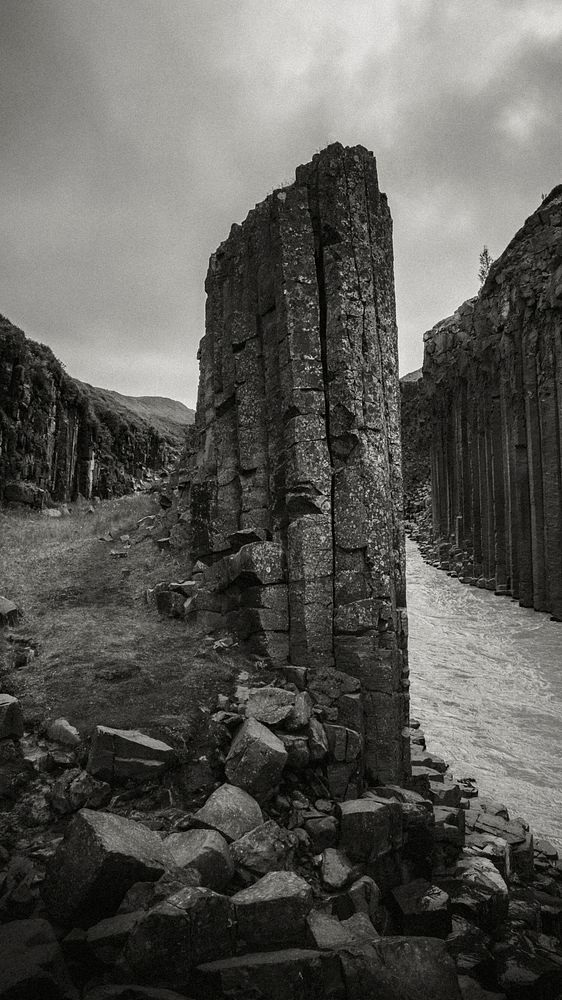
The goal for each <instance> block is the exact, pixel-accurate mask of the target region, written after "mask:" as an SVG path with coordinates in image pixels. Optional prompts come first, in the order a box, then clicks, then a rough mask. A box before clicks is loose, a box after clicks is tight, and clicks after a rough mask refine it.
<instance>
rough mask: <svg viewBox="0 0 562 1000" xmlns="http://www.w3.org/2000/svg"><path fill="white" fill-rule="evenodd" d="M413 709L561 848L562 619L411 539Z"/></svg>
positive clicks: (456, 762)
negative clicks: (427, 559) (463, 571)
mask: <svg viewBox="0 0 562 1000" xmlns="http://www.w3.org/2000/svg"><path fill="white" fill-rule="evenodd" d="M407 567H408V572H407V581H408V617H409V622H410V638H409V650H410V679H411V712H412V715H413V716H416V717H417V718H419V719H420V720H421V723H422V726H423V729H424V731H425V734H426V739H427V743H428V748H429V749H430V750H434V751H435V752H436V753H439V754H441V755H442V756H443V757H444V758H445V759H446V760H447V761H449V762H450V764H451V770H452V771H453V773H454V774H455V775H456V776H457V777H466V776H472V777H474V778H476V779H477V781H478V785H479V789H480V794H481V795H482V796H484V795H486V796H488V797H490V798H494V799H497V800H500V801H501V802H503V803H505V805H507V807H508V809H509V811H510V815H511V816H523V818H524V819H526V820H527V822H529V823H530V825H531V828H532V829H533V831H534V833H535V836H545V837H548V839H549V840H550V841H551V842H552V843H553V844H554V845H555V846H556V847H557V848H558V850H559V852H560V853H561V854H562V624H560V623H557V622H551V621H550V619H549V617H548V615H545V614H540V613H538V612H536V611H531V610H530V609H527V608H520V607H519V605H518V604H516V603H515V602H513V601H510V600H509V598H505V597H495V596H494V595H493V594H491V593H489V592H488V591H485V590H478V589H476V588H474V587H468V586H465V585H463V584H461V583H459V582H458V580H454V579H451V578H450V577H448V576H447V574H446V573H444V572H443V571H442V570H437V569H433V567H431V566H428V565H427V564H426V563H424V561H423V559H422V557H421V555H420V552H419V550H418V547H417V545H416V544H415V543H414V542H412V541H410V540H408V542H407Z"/></svg>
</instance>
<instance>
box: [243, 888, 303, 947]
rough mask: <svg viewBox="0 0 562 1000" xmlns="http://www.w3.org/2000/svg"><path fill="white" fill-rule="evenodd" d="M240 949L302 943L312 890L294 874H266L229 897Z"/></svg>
mask: <svg viewBox="0 0 562 1000" xmlns="http://www.w3.org/2000/svg"><path fill="white" fill-rule="evenodd" d="M232 902H233V904H234V908H235V912H236V920H237V922H238V937H239V941H240V943H241V944H242V946H243V947H244V950H246V951H251V950H252V949H253V948H257V949H258V950H266V949H267V948H269V947H283V946H289V945H291V944H296V943H299V942H302V941H303V940H304V934H305V921H306V917H307V914H308V913H309V911H310V909H311V908H312V888H311V887H310V885H309V884H308V882H305V880H304V879H303V878H301V877H300V875H296V874H295V873H294V872H269V874H267V875H264V876H263V878H261V879H260V880H259V882H256V883H255V884H254V885H252V886H249V887H248V888H247V889H242V890H241V891H240V892H237V893H236V895H235V896H233V897H232Z"/></svg>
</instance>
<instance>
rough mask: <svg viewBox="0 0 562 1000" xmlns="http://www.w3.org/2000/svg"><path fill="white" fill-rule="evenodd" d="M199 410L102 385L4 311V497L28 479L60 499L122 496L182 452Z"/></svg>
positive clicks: (0, 443) (0, 449) (0, 366)
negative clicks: (75, 373) (79, 373)
mask: <svg viewBox="0 0 562 1000" xmlns="http://www.w3.org/2000/svg"><path fill="white" fill-rule="evenodd" d="M192 419H193V414H192V411H190V410H189V409H188V408H187V407H185V406H183V404H182V403H178V402H176V401H175V400H169V399H164V398H161V397H150V396H147V397H140V398H135V397H128V396H123V395H121V394H120V393H118V392H114V391H112V390H105V389H98V388H95V387H93V386H90V385H88V384H86V383H84V382H80V381H78V380H77V379H73V378H72V377H71V376H70V375H68V374H67V373H66V371H65V370H64V366H63V365H62V364H61V362H60V361H59V360H58V359H57V358H56V357H55V356H54V354H53V352H52V351H51V349H50V348H49V347H47V346H46V345H44V344H39V343H36V342H35V341H33V340H29V339H28V338H27V337H26V336H25V334H24V332H23V331H22V330H20V329H19V328H18V327H16V326H14V325H13V324H12V323H10V321H9V320H8V319H6V318H5V317H2V316H0V499H1V498H2V497H3V496H4V494H5V488H6V485H7V484H8V483H11V482H14V481H15V482H19V481H25V482H30V483H33V484H35V486H38V487H40V488H41V489H43V490H46V491H47V493H48V494H50V496H51V497H52V498H54V499H57V500H69V499H73V498H75V497H76V496H77V495H78V493H80V494H82V495H83V496H85V497H90V496H92V495H93V494H94V493H96V494H98V495H99V496H102V497H108V496H119V495H122V494H123V493H126V492H128V491H129V490H131V489H133V488H134V485H135V482H136V481H138V480H139V479H140V478H142V477H143V476H144V474H145V473H146V471H147V470H158V469H160V468H161V467H162V466H163V465H167V464H168V463H169V462H171V461H173V460H174V459H175V458H176V456H177V455H178V454H179V452H180V450H181V448H182V446H183V442H184V438H185V429H186V426H187V425H188V424H189V423H190V422H191V421H192Z"/></svg>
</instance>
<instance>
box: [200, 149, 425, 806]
mask: <svg viewBox="0 0 562 1000" xmlns="http://www.w3.org/2000/svg"><path fill="white" fill-rule="evenodd" d="M206 289H207V296H208V298H207V318H206V332H205V336H204V338H203V340H202V342H201V348H200V364H201V369H200V383H199V396H198V404H197V415H196V425H195V428H196V442H195V451H194V454H193V455H192V459H191V466H190V469H189V470H188V474H187V477H186V480H185V481H184V486H185V488H186V500H185V507H186V512H185V514H184V515H183V516H184V521H185V520H187V522H188V532H187V533H188V538H189V545H190V549H191V551H192V553H193V556H194V558H196V559H199V560H202V561H203V562H204V563H205V564H206V565H207V567H208V568H207V569H206V570H205V572H204V573H203V579H202V586H201V587H200V589H199V592H198V594H197V607H198V610H199V611H200V612H202V611H205V612H207V613H208V614H209V615H211V616H217V620H218V621H226V622H227V623H228V624H229V625H230V626H231V627H232V628H233V629H234V630H235V631H237V633H238V634H239V635H240V636H242V637H243V638H244V639H246V640H247V641H248V643H249V644H250V646H251V648H253V649H254V650H255V651H256V652H258V653H261V654H263V655H265V656H267V657H269V658H271V659H272V660H275V661H278V662H287V661H290V662H291V663H292V664H296V665H303V666H306V667H309V668H311V670H312V674H313V675H316V679H317V682H318V683H321V678H322V677H323V676H326V678H327V677H328V675H329V672H330V670H331V669H332V668H335V669H336V671H339V672H340V675H341V676H340V675H338V676H340V680H338V681H337V685H336V686H339V690H340V693H341V694H342V698H340V700H339V704H338V707H337V709H334V710H333V711H334V718H333V721H339V723H340V724H342V725H343V726H348V727H350V729H351V730H353V731H354V732H356V733H358V734H359V738H360V740H361V739H364V741H365V749H364V754H361V755H360V756H359V757H358V756H357V750H356V751H355V752H354V753H352V752H350V753H346V752H343V751H342V756H341V757H340V758H339V759H340V761H341V762H342V765H344V770H345V775H344V776H343V777H342V783H341V793H342V796H343V794H344V793H345V788H346V782H347V781H348V780H351V778H352V776H353V775H354V779H353V780H355V779H356V778H359V780H360V772H361V771H362V770H363V769H364V765H366V768H367V771H368V773H369V775H370V776H371V778H377V779H379V780H393V779H396V780H398V779H401V778H402V777H403V776H404V773H405V771H407V768H408V760H407V746H406V742H407V741H405V740H404V738H403V737H402V735H401V734H402V730H403V727H404V726H405V725H406V723H407V718H408V708H407V706H408V695H407V689H408V682H407V666H406V619H405V612H404V605H405V593H404V546H403V534H402V528H401V506H402V483H401V470H400V431H399V396H398V393H399V390H398V377H397V339H396V323H395V307H394V281H393V256H392V222H391V217H390V213H389V210H388V205H387V201H386V197H385V195H383V194H381V192H380V191H379V188H378V182H377V173H376V163H375V159H374V157H373V155H372V154H371V153H368V152H367V151H366V150H365V149H363V148H362V147H360V146H358V147H353V148H344V147H343V146H341V145H339V144H336V145H333V146H330V147H328V149H326V150H324V151H323V152H322V153H320V154H317V155H316V156H315V157H314V158H313V160H312V162H311V163H309V164H306V165H305V166H301V167H299V168H298V170H297V173H296V181H295V183H294V184H292V185H291V186H290V187H286V188H283V189H281V190H278V191H275V192H274V193H273V194H272V195H270V196H269V197H268V198H267V199H266V200H265V201H264V202H263V203H262V204H260V205H258V206H257V207H256V208H255V209H254V210H253V211H252V212H250V214H249V215H248V217H247V219H246V221H245V222H244V223H243V225H242V226H233V227H232V230H231V233H230V236H229V238H228V239H227V240H226V241H225V242H224V243H223V244H221V246H220V247H219V249H218V250H217V252H216V253H215V254H214V255H213V256H212V257H211V261H210V266H209V272H208V276H207V283H206ZM323 671H324V672H325V673H324V674H323ZM344 675H345V676H344ZM334 676H336V675H333V676H332V679H331V680H330V681H328V680H326V682H325V683H329V684H331V685H332V686H333V685H334V683H336V682H335V681H334V679H333V678H334ZM341 677H344V680H343V681H342V680H341ZM346 678H347V680H346ZM349 678H354V679H355V686H352V687H350V686H349ZM357 682H359V684H358V683H357ZM359 685H360V686H361V688H362V696H361V697H359V696H358V695H357V694H354V693H353V694H352V693H351V692H355V691H356V690H357V688H358V687H359ZM346 692H347V693H346ZM344 695H345V697H343V696H344ZM336 717H337V718H336Z"/></svg>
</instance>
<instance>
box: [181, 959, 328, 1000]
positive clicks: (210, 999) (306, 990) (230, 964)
mask: <svg viewBox="0 0 562 1000" xmlns="http://www.w3.org/2000/svg"><path fill="white" fill-rule="evenodd" d="M195 982H196V986H197V994H196V995H197V997H199V998H201V1000H203V998H204V1000H219V998H222V997H225V998H226V997H240V998H246V997H251V998H252V1000H324V998H331V997H333V998H336V997H337V998H343V997H344V996H345V994H344V993H343V986H342V981H341V975H340V968H339V960H338V958H337V956H335V955H330V954H329V953H328V952H321V951H317V950H315V949H307V948H290V949H286V950H283V951H273V952H266V953H262V954H255V953H254V954H250V955H242V956H241V957H239V958H229V959H225V960H223V961H219V962H209V963H207V964H204V965H200V966H199V968H198V970H197V976H196V980H195ZM331 987H332V988H331Z"/></svg>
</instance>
